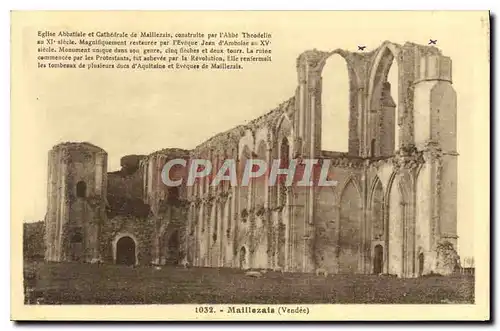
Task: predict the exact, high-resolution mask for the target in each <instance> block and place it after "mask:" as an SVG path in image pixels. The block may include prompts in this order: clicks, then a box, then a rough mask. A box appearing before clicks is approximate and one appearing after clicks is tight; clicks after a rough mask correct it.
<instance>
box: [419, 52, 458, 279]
mask: <svg viewBox="0 0 500 331" xmlns="http://www.w3.org/2000/svg"><path fill="white" fill-rule="evenodd" d="M419 69H420V70H419V72H418V75H417V80H416V82H415V98H414V111H415V113H414V120H415V145H416V147H417V148H418V149H419V150H422V151H423V154H424V160H425V163H424V167H423V169H422V171H420V174H419V176H418V178H417V183H418V185H419V189H421V190H425V191H424V192H421V193H420V194H421V196H422V197H423V198H424V199H419V200H417V206H416V208H417V209H418V210H419V217H418V219H417V222H419V223H424V224H425V221H426V219H429V220H431V222H430V224H429V229H430V231H429V232H430V233H429V235H428V237H429V242H428V243H425V245H424V246H427V247H429V250H430V251H429V254H428V256H425V259H426V260H427V258H430V259H434V261H433V262H432V263H430V265H431V267H430V269H431V270H428V271H434V270H436V268H438V267H437V263H438V262H439V261H437V260H436V259H437V255H436V249H437V245H438V244H439V243H442V242H444V243H445V242H449V243H451V244H452V245H453V247H454V249H455V250H456V241H457V215H456V212H457V156H458V154H457V152H456V126H457V123H456V93H455V91H454V89H453V87H452V77H451V72H452V71H451V69H452V65H451V60H450V58H448V57H445V56H441V55H428V56H423V57H422V58H421V61H420V68H419ZM422 204H423V206H422ZM426 265H427V263H426Z"/></svg>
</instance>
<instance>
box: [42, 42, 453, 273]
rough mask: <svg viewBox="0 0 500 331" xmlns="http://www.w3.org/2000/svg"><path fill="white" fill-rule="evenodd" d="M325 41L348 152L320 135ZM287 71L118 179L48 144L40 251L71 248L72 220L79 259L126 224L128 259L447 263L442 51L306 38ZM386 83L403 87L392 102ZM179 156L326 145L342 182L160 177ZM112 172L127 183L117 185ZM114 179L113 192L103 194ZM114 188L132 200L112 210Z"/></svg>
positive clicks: (447, 120)
mask: <svg viewBox="0 0 500 331" xmlns="http://www.w3.org/2000/svg"><path fill="white" fill-rule="evenodd" d="M335 54H337V55H340V56H342V57H343V58H344V59H345V60H346V63H347V68H348V73H349V84H350V92H349V96H350V97H349V100H350V107H349V110H348V111H349V113H350V116H349V143H348V146H349V150H348V152H347V153H339V152H335V151H325V150H322V148H321V146H322V144H321V143H322V142H321V137H322V136H321V130H322V125H321V124H322V122H321V117H322V103H321V97H322V70H323V67H324V65H325V63H326V60H327V59H328V58H329V57H330V56H332V55H335ZM393 61H396V62H397V64H398V69H399V72H398V86H397V88H395V87H394V86H393V87H392V88H391V86H390V84H389V83H388V82H387V75H388V72H389V68H390V67H391V64H392V63H393ZM297 72H298V86H297V89H296V93H295V95H294V96H293V97H292V98H290V99H289V100H287V101H285V102H284V103H282V104H281V105H279V106H278V107H277V108H276V109H274V110H272V111H271V112H269V113H268V114H266V115H264V116H261V117H260V118H257V119H255V120H254V121H252V122H250V123H249V124H247V125H242V126H238V127H236V128H234V129H232V130H229V131H226V132H223V133H220V134H218V135H216V136H214V137H212V138H211V139H209V140H207V141H206V142H204V143H203V144H201V145H199V146H197V147H196V148H195V149H193V150H192V151H184V150H175V149H168V150H164V151H159V152H156V153H153V154H151V155H149V156H144V157H137V166H134V165H133V166H131V168H132V170H130V169H129V170H127V169H125V170H124V172H125V173H126V174H125V175H123V177H122V178H121V179H120V180H113V179H110V178H112V177H113V176H116V175H113V174H107V173H106V153H105V152H104V151H102V150H101V149H99V148H97V147H95V146H92V145H89V144H63V145H58V146H56V147H55V148H54V149H53V150H52V151H51V153H50V157H49V160H50V161H49V165H50V167H49V169H50V170H49V190H48V196H49V205H48V212H47V217H46V236H47V242H48V243H52V244H51V245H49V246H50V247H49V246H47V250H46V259H48V260H55V261H61V260H66V259H69V258H70V256H71V254H74V249H73V248H72V247H73V246H71V239H70V238H71V235H72V234H73V233H74V231H75V230H74V229H80V227H81V228H82V229H83V230H79V231H83V232H82V233H84V235H83V237H84V240H83V242H84V245H83V246H84V249H83V251H84V252H85V253H84V254H83V255H81V256H82V257H84V260H87V261H89V260H91V259H94V258H101V259H105V260H108V261H110V262H111V261H113V262H117V257H116V255H117V250H118V249H117V245H118V241H119V239H120V238H121V237H130V238H132V239H133V240H134V242H135V251H134V252H135V254H136V255H137V257H136V258H135V263H141V264H143V263H146V264H147V263H153V264H164V263H169V262H172V263H175V262H177V261H178V260H179V259H181V258H184V257H185V258H186V259H187V260H188V261H189V262H190V263H191V264H193V265H195V266H207V267H234V268H280V269H282V270H286V271H297V272H313V271H315V270H316V269H318V268H322V269H324V270H327V271H328V272H329V273H390V274H396V275H398V276H400V277H414V276H418V275H421V274H426V273H430V272H438V271H439V270H440V269H442V265H443V263H442V262H440V261H439V260H440V258H439V256H441V255H442V253H440V252H441V251H440V250H439V249H438V247H442V246H443V245H445V246H446V247H448V248H449V247H452V248H453V249H455V250H456V241H457V235H456V228H457V226H456V218H457V215H456V210H457V206H456V189H457V188H456V184H457V164H456V162H457V153H456V95H455V92H454V90H453V87H452V82H451V60H450V59H449V58H448V57H445V56H443V55H442V54H441V52H440V51H439V50H438V49H437V48H435V47H427V46H421V45H416V44H413V43H406V44H404V45H398V44H394V43H391V42H384V43H383V44H382V45H381V46H380V47H379V48H377V49H376V50H374V51H372V52H369V53H351V52H347V51H344V50H335V51H333V52H320V51H317V50H311V51H306V52H304V53H303V54H301V55H300V56H299V57H298V60H297ZM391 90H394V91H398V92H397V93H399V94H398V98H397V99H398V100H399V102H398V104H397V105H396V104H395V102H394V100H393V98H392V97H391V93H393V92H391ZM396 107H397V109H398V116H397V117H398V118H396V116H395V108H396ZM396 135H398V137H399V139H398V140H396ZM395 141H399V143H398V146H396V147H395V146H394V144H395ZM84 155H85V157H84ZM178 157H183V158H204V159H209V160H210V161H211V162H212V164H213V166H214V168H215V169H218V168H219V166H220V165H221V164H222V162H223V160H225V159H229V158H232V159H235V160H237V162H238V163H239V164H244V163H245V161H246V160H248V159H251V158H254V159H255V158H258V159H262V160H265V161H267V162H268V164H270V163H271V161H272V160H275V159H282V160H286V161H288V160H290V159H295V158H302V159H320V160H326V159H328V160H331V168H330V173H333V174H335V180H337V182H338V185H337V186H335V187H318V186H311V187H296V186H291V187H287V186H284V185H278V186H270V185H268V182H267V179H265V180H258V181H253V182H251V184H250V186H248V187H244V186H235V187H233V186H231V185H230V184H229V182H227V181H225V182H222V183H221V184H220V185H218V186H211V185H209V178H206V180H202V181H201V182H198V183H196V185H194V186H186V185H182V186H180V187H178V188H175V189H174V188H168V187H167V186H166V185H164V184H163V183H162V180H161V170H162V168H163V165H164V164H165V163H166V162H167V160H169V159H172V158H178ZM129 159H130V158H129ZM129 161H130V160H129ZM130 162H131V161H130ZM132 163H133V162H132ZM135 167H136V168H137V169H135ZM124 168H126V167H124ZM129 168H130V167H129ZM78 181H85V182H86V185H87V186H86V187H87V195H86V196H85V197H84V198H78V197H77V198H76V199H75V198H74V193H73V192H76V189H77V188H76V185H77V182H78ZM120 183H122V184H120ZM184 184H185V183H184ZM117 185H118V186H120V187H123V188H124V189H123V190H124V191H123V193H119V192H116V189H115V188H116V187H117ZM110 190H111V191H114V192H116V193H114V195H113V196H110V194H109V192H110ZM106 192H107V193H106ZM111 200H113V201H115V202H116V201H122V205H121V206H125V205H127V204H133V205H134V206H136V207H137V206H139V207H137V208H132V210H133V211H129V212H125V213H123V215H119V214H120V213H116V209H117V208H118V207H117V206H110V205H109V201H111ZM106 207H107V208H108V210H107V212H105V211H106V210H105V208H106ZM120 208H121V207H120ZM120 208H118V209H120ZM144 210H146V213H144V212H143V211H144ZM68 240H69V242H70V244H69V245H68V243H67V242H68ZM176 243H177V244H178V246H177V250H176V249H175V244H176ZM75 247H76V246H75ZM447 254H448V255H447V256H451V255H453V254H452V253H447ZM447 265H448V264H447ZM448 269H449V268H448Z"/></svg>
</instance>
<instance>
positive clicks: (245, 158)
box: [238, 146, 252, 222]
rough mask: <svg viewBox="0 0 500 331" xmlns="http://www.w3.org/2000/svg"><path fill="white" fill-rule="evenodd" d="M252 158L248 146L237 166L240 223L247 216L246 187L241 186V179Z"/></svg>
mask: <svg viewBox="0 0 500 331" xmlns="http://www.w3.org/2000/svg"><path fill="white" fill-rule="evenodd" d="M251 157H252V152H251V151H250V149H249V148H248V146H245V147H244V149H243V151H242V153H241V157H240V162H239V165H238V174H239V175H238V181H239V183H240V185H239V190H240V194H239V195H240V199H239V212H240V214H241V220H242V222H246V217H247V216H248V192H249V190H248V185H246V183H245V185H243V183H242V179H243V173H244V171H245V167H246V165H247V162H248V160H249V159H250V158H251Z"/></svg>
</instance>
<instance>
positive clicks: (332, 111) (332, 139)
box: [321, 55, 350, 152]
mask: <svg viewBox="0 0 500 331" xmlns="http://www.w3.org/2000/svg"><path fill="white" fill-rule="evenodd" d="M321 77H322V80H321V81H322V92H321V149H322V150H325V151H336V152H348V150H349V117H350V100H349V99H350V96H349V94H350V87H349V72H348V69H347V63H346V61H345V60H344V59H343V58H342V57H341V56H340V55H332V56H331V57H330V58H328V60H326V64H325V66H324V67H323V71H322V74H321Z"/></svg>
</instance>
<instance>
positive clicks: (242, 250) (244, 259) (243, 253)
mask: <svg viewBox="0 0 500 331" xmlns="http://www.w3.org/2000/svg"><path fill="white" fill-rule="evenodd" d="M246 265H247V250H246V249H245V246H242V247H241V248H240V268H241V269H245V268H246Z"/></svg>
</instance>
